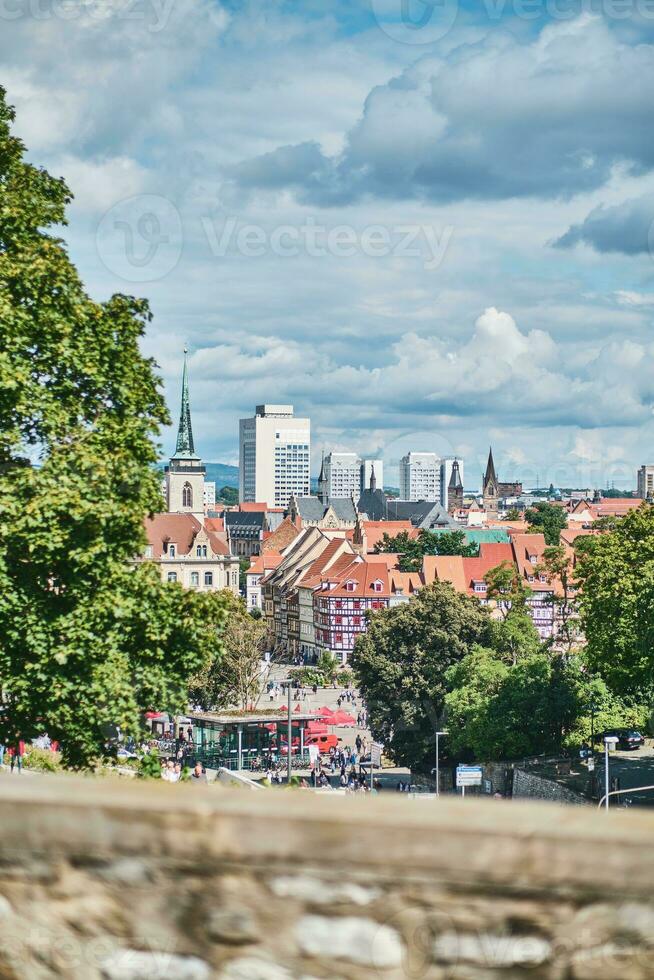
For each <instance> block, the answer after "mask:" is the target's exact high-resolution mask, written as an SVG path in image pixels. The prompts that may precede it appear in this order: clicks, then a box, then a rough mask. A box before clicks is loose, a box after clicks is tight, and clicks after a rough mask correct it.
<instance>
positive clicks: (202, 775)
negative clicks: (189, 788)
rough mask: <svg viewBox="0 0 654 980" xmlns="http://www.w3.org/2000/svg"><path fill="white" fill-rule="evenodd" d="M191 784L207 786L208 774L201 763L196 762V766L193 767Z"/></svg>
mask: <svg viewBox="0 0 654 980" xmlns="http://www.w3.org/2000/svg"><path fill="white" fill-rule="evenodd" d="M191 783H193V784H195V785H198V786H199V785H200V784H201V783H202V784H204V785H206V783H207V774H206V772H205V771H204V768H203V766H202V763H201V762H196V763H195V766H194V767H193V772H192V773H191Z"/></svg>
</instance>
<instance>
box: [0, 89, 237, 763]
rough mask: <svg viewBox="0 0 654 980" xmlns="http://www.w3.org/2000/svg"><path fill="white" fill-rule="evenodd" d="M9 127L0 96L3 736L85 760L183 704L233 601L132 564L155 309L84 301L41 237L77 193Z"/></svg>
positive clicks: (69, 268) (145, 493)
mask: <svg viewBox="0 0 654 980" xmlns="http://www.w3.org/2000/svg"><path fill="white" fill-rule="evenodd" d="M12 121H13V111H12V110H11V109H10V108H9V107H8V106H7V105H6V102H5V96H4V91H2V90H0V320H1V322H2V340H1V343H0V686H1V688H2V698H3V711H2V713H1V714H0V741H2V742H4V743H11V742H14V741H15V740H16V739H17V738H18V737H22V738H24V739H30V738H33V737H34V736H36V735H39V734H41V733H42V732H43V731H44V730H47V732H48V734H49V735H50V736H51V738H52V739H56V740H57V741H59V742H60V743H61V746H62V752H63V757H64V762H65V763H66V764H67V765H73V766H88V765H90V764H91V763H92V762H93V760H94V759H96V758H97V757H98V756H101V755H102V754H103V753H104V751H105V743H106V741H107V738H108V737H110V736H111V735H112V734H115V732H116V730H117V729H120V730H121V731H122V732H123V733H124V734H132V735H136V734H138V731H139V729H140V726H141V722H142V716H143V712H144V711H146V710H148V709H155V708H156V709H163V710H169V711H174V710H183V709H185V708H186V682H187V678H188V677H189V676H190V674H192V673H193V672H194V671H197V670H198V669H199V667H200V665H201V664H202V663H203V661H204V659H205V657H206V656H207V655H208V653H209V650H210V649H216V648H217V647H218V645H219V630H220V628H221V626H222V622H223V620H224V616H225V612H224V604H223V602H222V600H221V599H219V598H218V597H217V596H215V595H214V596H207V595H196V594H191V593H185V592H184V591H183V590H182V589H181V587H180V586H177V585H173V584H170V585H168V584H163V583H162V582H161V578H160V576H159V574H158V572H157V570H156V569H155V568H154V567H152V566H151V565H150V564H148V563H145V564H142V565H139V566H137V567H136V568H130V567H129V563H130V561H131V560H132V559H133V558H134V556H136V555H137V554H138V553H140V552H142V551H143V547H144V545H145V539H144V530H143V519H144V517H145V515H146V513H147V512H152V511H155V510H156V509H158V508H160V505H161V491H160V488H159V478H158V476H157V472H156V462H157V458H158V450H157V447H156V445H155V443H154V441H153V439H154V437H155V436H156V435H157V433H158V431H159V427H160V425H161V424H163V423H167V422H168V421H169V419H168V414H167V411H166V408H165V404H164V401H163V398H162V395H161V392H160V390H159V381H158V379H157V378H156V376H155V374H154V364H153V362H152V361H150V360H148V359H146V358H144V357H142V355H141V353H140V350H139V341H140V338H141V336H142V334H143V331H144V327H145V325H146V323H147V322H148V321H149V319H150V312H149V309H148V306H147V304H146V303H145V302H144V301H142V300H137V299H134V298H132V297H129V296H121V295H116V296H113V297H112V298H111V299H109V300H108V301H107V302H105V303H96V302H94V301H93V300H91V299H90V298H89V297H88V296H87V295H86V293H85V292H84V289H83V286H82V283H81V282H80V280H79V277H78V275H77V272H76V270H75V268H74V266H73V265H72V263H71V262H70V260H69V258H68V255H67V253H66V249H65V247H64V244H63V243H62V241H61V240H60V239H58V238H56V237H54V236H53V235H52V234H50V233H49V232H48V229H50V228H52V226H53V225H61V224H64V223H65V207H66V204H67V203H68V201H69V200H70V194H69V191H68V189H67V188H66V186H65V184H64V183H63V181H61V180H57V179H55V178H54V177H51V176H50V175H49V174H48V173H46V172H45V171H43V170H38V169H36V168H35V167H33V166H31V165H29V164H27V163H26V162H25V161H24V159H23V155H24V148H23V146H22V144H21V142H20V141H19V140H18V139H16V138H15V137H14V136H12V135H11V131H10V127H11V123H12Z"/></svg>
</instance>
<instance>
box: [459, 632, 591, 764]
mask: <svg viewBox="0 0 654 980" xmlns="http://www.w3.org/2000/svg"><path fill="white" fill-rule="evenodd" d="M447 682H448V684H449V685H450V687H451V688H452V690H451V691H450V692H449V693H448V694H447V695H446V698H445V701H446V705H447V709H448V713H449V728H450V742H451V745H452V748H453V749H454V750H455V751H459V752H468V753H471V754H472V755H473V756H474V757H475V758H477V759H506V758H515V757H516V756H522V755H537V754H540V753H543V752H554V751H557V750H559V749H560V748H561V746H562V744H563V743H564V741H565V739H566V737H567V736H568V735H569V733H570V732H571V731H573V730H574V728H575V725H576V723H577V719H578V717H579V715H580V713H581V710H582V705H583V703H584V696H583V691H582V685H581V674H580V672H579V670H578V668H576V666H575V667H574V668H573V667H572V666H571V665H568V664H566V663H564V662H563V661H562V660H561V658H560V657H551V656H549V655H547V654H544V653H540V654H536V655H533V656H529V657H526V658H525V659H523V660H520V661H518V663H517V664H516V665H515V666H513V667H509V666H508V665H507V664H505V663H504V662H502V661H501V660H498V658H497V654H496V653H495V652H494V651H492V650H481V649H475V650H474V651H472V652H471V653H470V655H469V656H467V657H466V658H465V659H464V660H463V661H462V662H461V663H460V664H458V665H456V666H454V667H452V668H451V669H450V670H449V671H448V673H447Z"/></svg>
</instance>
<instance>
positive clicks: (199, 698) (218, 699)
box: [189, 593, 268, 711]
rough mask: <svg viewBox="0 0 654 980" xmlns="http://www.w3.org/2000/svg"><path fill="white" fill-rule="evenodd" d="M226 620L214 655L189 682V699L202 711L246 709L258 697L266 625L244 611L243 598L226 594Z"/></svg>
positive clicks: (263, 621)
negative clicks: (227, 614) (233, 708)
mask: <svg viewBox="0 0 654 980" xmlns="http://www.w3.org/2000/svg"><path fill="white" fill-rule="evenodd" d="M223 601H224V602H225V603H226V605H227V608H228V610H229V617H228V619H227V624H226V626H225V629H224V632H223V635H222V637H221V643H220V645H218V644H217V645H216V651H215V656H214V657H213V658H212V659H211V660H210V661H209V662H208V663H207V664H205V666H204V667H203V668H202V670H201V671H199V672H198V674H196V675H195V677H194V678H193V679H192V681H191V683H190V685H189V699H190V701H191V703H192V704H196V705H198V706H199V707H200V708H202V709H203V710H204V711H212V710H216V709H218V708H227V707H237V708H241V709H243V710H245V709H246V708H248V707H249V706H250V705H251V704H256V702H257V701H258V700H259V697H260V696H261V690H262V685H261V679H262V678H261V661H262V659H263V654H264V650H265V648H266V641H267V640H268V626H267V624H266V620H265V619H262V618H259V619H255V618H254V617H253V616H250V614H249V613H248V612H247V610H246V608H245V603H244V602H243V600H242V599H237V598H235V597H234V596H233V595H232V594H231V593H225V596H224V600H223Z"/></svg>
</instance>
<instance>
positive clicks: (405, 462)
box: [400, 453, 441, 502]
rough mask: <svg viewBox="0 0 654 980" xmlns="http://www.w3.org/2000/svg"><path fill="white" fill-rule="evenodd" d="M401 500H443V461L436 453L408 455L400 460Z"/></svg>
mask: <svg viewBox="0 0 654 980" xmlns="http://www.w3.org/2000/svg"><path fill="white" fill-rule="evenodd" d="M400 500H433V501H438V502H440V500H441V461H440V459H439V457H438V456H437V455H436V453H407V455H406V456H403V457H402V459H401V460H400Z"/></svg>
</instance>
